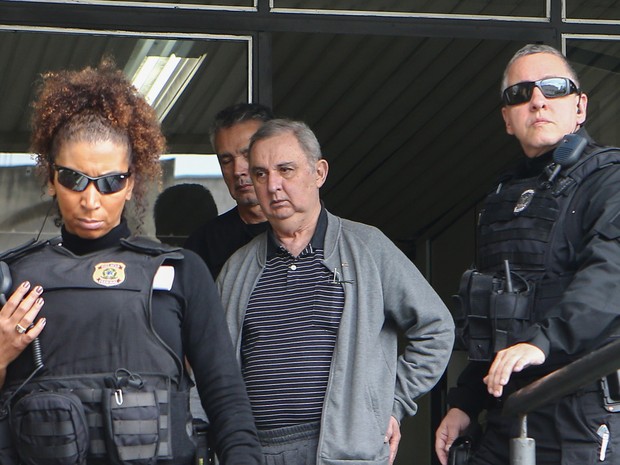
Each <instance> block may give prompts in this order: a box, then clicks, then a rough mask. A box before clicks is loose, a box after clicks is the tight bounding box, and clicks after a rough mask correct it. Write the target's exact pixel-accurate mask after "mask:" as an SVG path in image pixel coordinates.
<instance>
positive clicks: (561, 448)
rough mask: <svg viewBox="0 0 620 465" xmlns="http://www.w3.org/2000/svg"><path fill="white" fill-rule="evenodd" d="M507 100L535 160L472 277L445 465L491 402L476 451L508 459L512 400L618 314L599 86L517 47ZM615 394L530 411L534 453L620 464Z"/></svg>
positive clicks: (598, 336) (487, 237)
mask: <svg viewBox="0 0 620 465" xmlns="http://www.w3.org/2000/svg"><path fill="white" fill-rule="evenodd" d="M502 98H503V107H502V115H503V118H504V121H505V124H506V130H507V132H508V134H511V135H514V136H515V137H516V138H517V139H518V141H519V142H520V144H521V147H522V149H523V153H524V155H525V158H524V160H523V163H522V164H521V166H520V167H519V168H518V169H517V170H515V172H513V173H511V174H509V175H507V176H505V177H504V178H502V180H501V182H500V183H499V184H498V185H497V186H496V187H495V188H494V189H493V191H492V193H491V194H489V195H488V197H487V198H486V200H485V202H484V206H483V209H482V211H481V214H480V218H479V225H478V250H477V258H476V268H475V269H471V270H468V271H467V272H466V273H465V275H464V276H463V279H462V282H461V288H460V291H459V301H460V304H461V314H460V318H459V321H458V322H457V323H458V328H459V333H458V334H459V336H460V339H461V341H462V343H463V345H464V348H465V349H466V350H468V355H469V359H470V362H469V364H468V365H467V366H466V368H465V369H464V371H463V372H462V373H461V375H460V377H459V379H458V381H457V386H456V387H455V388H453V389H451V390H450V392H449V395H448V403H449V407H450V408H449V410H448V412H447V414H446V416H445V417H444V419H443V421H442V422H441V424H440V426H439V427H438V429H437V431H436V442H435V450H436V452H437V455H438V457H439V460H440V462H441V463H442V464H443V465H446V464H447V462H448V454H449V450H450V447H451V445H452V443H453V442H454V441H455V440H456V439H457V438H458V437H460V436H461V435H463V433H464V432H466V431H468V429H469V428H470V427H471V426H472V424H474V423H476V422H477V420H478V416H479V414H480V413H481V412H482V411H483V410H486V426H485V428H484V431H483V434H482V437H481V439H480V444H479V447H478V449H477V451H475V452H474V453H473V455H472V456H471V457H470V458H469V460H468V462H467V463H469V464H470V465H471V464H474V465H483V464H484V465H498V464H508V463H509V461H510V460H509V440H510V438H513V437H517V436H519V420H518V419H517V418H511V417H504V416H502V414H501V407H502V400H503V399H504V398H505V397H506V396H507V395H509V394H510V393H512V392H514V391H515V390H517V389H519V388H521V387H523V386H525V385H527V384H529V383H531V382H533V381H535V380H536V379H539V378H540V377H541V376H543V375H545V374H547V373H550V372H551V371H553V370H556V369H557V368H560V367H562V366H564V365H566V364H567V363H569V362H571V361H572V360H575V359H577V358H579V357H581V356H583V355H584V354H586V353H588V352H589V351H591V350H592V349H594V348H596V347H598V346H600V345H602V344H605V343H606V342H609V340H610V337H612V336H613V330H614V328H615V327H616V326H617V325H618V323H620V308H619V307H618V302H619V301H620V241H619V239H620V189H619V187H618V186H620V150H619V149H615V148H610V147H601V146H599V145H597V144H596V143H595V142H594V141H592V140H591V139H590V137H589V136H588V134H587V133H586V131H585V129H584V128H583V124H584V122H585V120H586V107H587V102H588V100H587V96H586V94H584V93H583V92H582V91H581V89H580V86H579V81H578V78H577V76H576V74H575V72H574V70H573V69H572V68H571V66H570V65H569V63H568V62H567V60H566V58H565V57H564V56H563V55H562V54H561V53H560V52H558V51H557V50H556V49H554V48H552V47H549V46H546V45H527V46H525V47H523V48H522V49H521V50H519V51H518V52H517V53H516V54H515V55H514V56H513V58H512V59H511V60H510V62H509V63H508V66H507V67H506V70H505V73H504V78H503V82H502ZM565 149H566V150H567V152H566V153H565V154H563V153H562V151H563V150H565ZM554 151H555V155H554ZM608 400H609V399H608ZM604 401H605V400H604V395H603V391H602V389H601V385H599V383H592V384H591V385H587V386H584V387H583V389H580V390H579V391H578V392H575V393H573V394H571V395H568V396H565V397H563V398H561V399H559V400H557V401H554V402H551V403H549V404H547V405H544V406H542V407H540V408H538V409H536V410H534V411H533V412H531V413H529V414H528V417H527V426H528V436H529V437H532V438H533V439H534V440H535V442H536V463H537V464H538V465H583V464H586V463H596V462H601V463H614V464H617V463H620V416H618V414H617V413H612V412H610V410H611V409H610V408H609V406H607V407H606V406H605V405H604Z"/></svg>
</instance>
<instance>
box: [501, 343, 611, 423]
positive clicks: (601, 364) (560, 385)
mask: <svg viewBox="0 0 620 465" xmlns="http://www.w3.org/2000/svg"><path fill="white" fill-rule="evenodd" d="M619 368H620V339H617V340H615V341H613V342H610V343H609V344H607V345H605V346H603V347H601V348H599V349H597V350H594V351H592V352H590V353H589V354H587V355H584V356H583V357H581V358H580V359H578V360H575V361H574V362H571V363H569V364H568V365H566V366H564V367H562V368H559V369H558V370H556V371H554V372H552V373H549V374H548V375H546V376H544V377H542V378H540V379H538V380H536V381H534V382H533V383H531V384H528V385H527V386H525V387H523V388H521V389H519V390H518V391H516V392H514V393H512V394H511V395H510V396H508V398H507V399H506V402H505V403H504V408H503V414H504V415H510V416H522V415H524V414H527V413H528V412H531V411H532V410H534V409H536V408H537V407H540V406H541V405H543V404H546V403H548V402H552V401H554V400H557V399H559V398H560V397H562V396H565V395H567V394H570V393H572V392H575V391H577V390H578V389H580V388H582V387H584V386H586V385H588V384H590V383H592V382H595V381H597V380H599V379H600V378H602V377H604V376H607V375H608V374H610V373H613V372H614V371H616V370H618V369H619Z"/></svg>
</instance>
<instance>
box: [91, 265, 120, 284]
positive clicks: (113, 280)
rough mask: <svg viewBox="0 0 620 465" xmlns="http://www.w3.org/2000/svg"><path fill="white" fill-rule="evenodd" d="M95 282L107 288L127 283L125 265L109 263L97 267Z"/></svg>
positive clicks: (94, 276) (94, 275) (94, 274)
mask: <svg viewBox="0 0 620 465" xmlns="http://www.w3.org/2000/svg"><path fill="white" fill-rule="evenodd" d="M93 281H95V282H96V283H97V284H101V285H102V286H105V287H111V286H118V285H119V284H121V283H122V282H123V281H125V264H124V263H118V262H108V263H99V264H97V265H95V272H94V273H93Z"/></svg>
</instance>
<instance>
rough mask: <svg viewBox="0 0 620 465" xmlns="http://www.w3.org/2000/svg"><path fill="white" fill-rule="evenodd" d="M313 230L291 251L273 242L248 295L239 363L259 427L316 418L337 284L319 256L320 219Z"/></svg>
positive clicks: (337, 312) (338, 305)
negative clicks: (298, 250) (304, 242)
mask: <svg viewBox="0 0 620 465" xmlns="http://www.w3.org/2000/svg"><path fill="white" fill-rule="evenodd" d="M321 216H322V217H323V218H321V219H322V220H323V222H321V219H320V220H319V223H325V221H326V218H324V215H323V213H322V215H321ZM314 236H315V237H313V239H312V241H311V242H310V244H308V245H307V246H306V248H305V249H304V250H303V251H302V252H301V254H300V255H299V256H298V257H293V256H292V255H290V254H289V253H288V252H287V251H286V250H285V249H284V248H282V247H277V248H276V247H272V248H271V253H268V256H267V262H266V265H265V269H264V270H263V273H262V275H261V277H260V278H259V281H258V283H257V285H256V287H255V288H254V290H253V292H252V295H251V296H250V300H249V302H248V308H247V311H246V315H245V319H244V322H243V341H242V348H241V356H242V369H243V376H244V379H245V383H246V386H247V389H248V394H249V396H250V401H251V403H252V410H253V413H254V417H255V420H256V425H257V427H258V428H259V429H272V428H281V427H285V426H293V425H298V424H301V423H306V422H313V421H319V420H320V418H321V411H322V408H323V399H324V397H325V389H326V387H327V381H328V378H329V370H330V365H331V359H332V355H333V352H334V346H335V343H336V336H337V333H338V326H339V324H340V317H341V315H342V309H343V307H344V289H343V287H342V284H341V283H340V282H339V281H337V280H335V279H334V276H333V272H332V273H330V272H329V270H328V269H327V268H326V267H325V265H323V263H322V260H323V249H322V246H323V240H324V236H325V224H321V227H319V225H317V231H316V232H315V235H314ZM317 236H318V237H317ZM315 244H320V246H321V247H320V248H319V247H317V246H315Z"/></svg>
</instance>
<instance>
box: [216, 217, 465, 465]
mask: <svg viewBox="0 0 620 465" xmlns="http://www.w3.org/2000/svg"><path fill="white" fill-rule="evenodd" d="M267 239H268V237H267V233H263V234H261V235H259V236H258V237H256V238H255V239H254V240H253V241H252V242H250V243H249V244H247V245H246V246H245V247H243V248H241V249H239V250H238V251H237V252H236V253H235V254H234V255H233V256H232V257H231V258H230V259H229V260H228V262H226V264H225V265H224V268H223V269H222V272H221V273H220V275H219V277H218V281H217V284H218V287H219V289H220V293H221V296H222V302H223V304H224V309H225V310H226V318H227V321H228V325H229V329H230V332H231V335H232V339H233V343H234V345H235V349H236V353H237V356H238V357H239V354H240V350H241V334H242V328H243V319H244V317H245V311H246V308H247V303H248V300H249V298H250V295H251V293H252V291H253V289H254V287H255V285H256V283H257V281H258V278H259V277H260V275H261V273H262V270H263V268H264V266H265V260H266V255H267ZM324 255H325V260H324V264H325V266H326V267H327V268H328V269H329V270H330V271H331V272H333V273H334V275H335V277H336V279H339V280H340V281H341V282H342V283H343V286H344V291H345V305H344V309H343V313H342V320H341V322H340V328H339V330H338V339H337V341H336V347H335V349H334V355H333V358H332V365H331V371H330V377H329V384H328V387H327V392H326V394H325V402H324V405H323V415H322V420H321V432H320V439H319V447H318V453H317V465H336V464H340V465H344V464H345V463H346V464H351V463H353V462H352V461H354V462H355V463H360V464H361V463H363V464H368V465H371V464H376V465H379V464H387V463H388V455H389V446H388V444H385V443H384V437H385V433H386V430H387V427H388V424H389V419H390V416H394V417H395V418H396V419H398V420H399V421H400V420H401V419H402V418H403V417H405V416H406V415H414V414H415V413H416V410H417V405H416V403H415V399H417V398H418V397H420V396H421V395H423V394H425V393H426V392H428V391H429V390H430V389H431V388H432V387H433V386H434V385H435V383H436V382H437V381H438V380H439V378H440V377H441V375H442V374H443V372H444V369H445V368H446V365H447V363H448V359H449V358H450V354H451V351H452V344H453V342H454V323H453V320H452V317H451V315H450V313H449V312H448V310H447V308H446V307H445V305H444V304H443V302H442V301H441V299H440V298H439V296H438V295H437V294H436V293H435V291H434V290H433V289H432V287H431V286H430V285H429V284H428V282H427V281H426V279H425V278H424V277H423V276H422V274H421V273H420V272H419V271H418V269H417V268H416V267H415V266H414V265H413V263H412V262H411V261H410V260H409V259H408V258H407V257H406V256H405V255H404V254H403V253H402V252H401V251H400V250H399V249H398V248H397V247H396V246H395V245H394V244H393V243H392V242H391V241H390V240H389V239H388V238H387V237H386V236H385V235H384V234H383V233H382V232H380V231H379V230H378V229H377V228H374V227H372V226H368V225H364V224H360V223H355V222H353V221H348V220H345V219H341V218H338V217H336V216H334V215H331V214H329V213H328V219H327V231H326V233H325V249H324ZM399 334H403V335H404V337H405V338H406V342H407V345H406V347H405V350H404V353H403V354H401V355H400V356H398V352H397V343H398V335H399Z"/></svg>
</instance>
